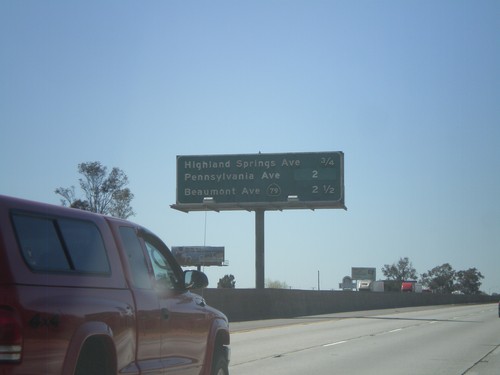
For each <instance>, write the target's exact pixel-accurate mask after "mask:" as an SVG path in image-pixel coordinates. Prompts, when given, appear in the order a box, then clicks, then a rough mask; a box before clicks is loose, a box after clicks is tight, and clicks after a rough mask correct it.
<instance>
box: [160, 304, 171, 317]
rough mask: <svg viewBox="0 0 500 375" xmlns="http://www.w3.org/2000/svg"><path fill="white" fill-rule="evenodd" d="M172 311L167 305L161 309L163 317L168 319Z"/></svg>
mask: <svg viewBox="0 0 500 375" xmlns="http://www.w3.org/2000/svg"><path fill="white" fill-rule="evenodd" d="M169 314H170V311H168V309H167V308H166V307H164V308H162V309H161V317H162V318H163V319H168V318H169Z"/></svg>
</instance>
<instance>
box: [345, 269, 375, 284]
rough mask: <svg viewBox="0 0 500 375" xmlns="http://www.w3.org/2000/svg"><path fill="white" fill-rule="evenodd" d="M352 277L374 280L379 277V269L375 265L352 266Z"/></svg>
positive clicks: (354, 278)
mask: <svg viewBox="0 0 500 375" xmlns="http://www.w3.org/2000/svg"><path fill="white" fill-rule="evenodd" d="M351 278H352V279H353V280H372V281H375V280H376V279H377V269H376V268H373V267H352V268H351Z"/></svg>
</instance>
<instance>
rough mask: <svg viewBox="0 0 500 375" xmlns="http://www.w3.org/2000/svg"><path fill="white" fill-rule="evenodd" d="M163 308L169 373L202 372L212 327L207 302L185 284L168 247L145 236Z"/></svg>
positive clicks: (164, 352)
mask: <svg viewBox="0 0 500 375" xmlns="http://www.w3.org/2000/svg"><path fill="white" fill-rule="evenodd" d="M143 238H144V243H145V246H146V252H147V254H148V256H149V258H150V260H151V264H152V267H153V273H154V279H155V283H156V289H157V295H158V298H159V305H160V311H161V326H162V329H161V332H162V345H161V355H162V357H163V365H164V367H165V369H166V371H167V373H170V372H175V374H183V375H191V374H199V373H200V371H201V367H202V366H203V363H204V361H205V353H206V345H207V339H208V334H209V328H210V319H209V314H207V312H206V310H205V302H204V301H203V299H202V298H201V297H199V296H197V295H195V294H192V293H190V292H189V291H187V290H185V288H184V276H183V273H182V271H181V269H180V267H179V266H178V265H177V263H176V261H175V259H174V258H173V257H172V255H171V253H170V251H169V250H168V249H167V247H166V246H165V245H164V244H163V243H162V242H160V241H159V240H157V239H156V238H154V237H148V236H144V237H143Z"/></svg>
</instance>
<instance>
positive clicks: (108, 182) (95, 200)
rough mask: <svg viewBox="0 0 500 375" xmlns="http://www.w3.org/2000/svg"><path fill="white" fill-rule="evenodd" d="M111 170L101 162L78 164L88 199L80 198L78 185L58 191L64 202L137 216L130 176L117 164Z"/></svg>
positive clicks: (83, 189)
mask: <svg viewBox="0 0 500 375" xmlns="http://www.w3.org/2000/svg"><path fill="white" fill-rule="evenodd" d="M107 170H108V169H107V168H106V167H105V166H103V165H102V164H101V163H100V162H98V161H95V162H88V163H81V164H78V172H79V173H80V174H81V175H82V178H80V179H79V180H78V181H79V183H80V188H81V189H82V191H83V194H84V195H85V198H84V199H80V198H77V197H76V193H75V187H74V186H71V187H69V188H63V187H60V188H57V189H55V193H56V194H58V195H60V196H61V197H62V199H61V203H62V205H63V206H69V207H73V208H79V209H82V210H86V211H92V212H97V213H100V214H105V215H111V216H115V217H119V218H122V219H127V218H128V217H130V216H133V215H135V213H134V211H133V209H132V206H131V205H130V203H131V201H132V199H133V198H134V195H133V194H132V192H131V191H130V189H129V188H127V187H126V186H127V185H128V177H127V175H126V174H125V173H124V172H123V171H122V170H121V169H119V168H116V167H114V168H113V169H112V170H111V172H110V173H109V174H108V173H107Z"/></svg>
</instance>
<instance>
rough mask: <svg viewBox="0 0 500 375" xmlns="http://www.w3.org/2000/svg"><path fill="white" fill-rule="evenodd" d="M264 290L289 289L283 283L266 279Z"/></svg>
mask: <svg viewBox="0 0 500 375" xmlns="http://www.w3.org/2000/svg"><path fill="white" fill-rule="evenodd" d="M266 288H269V289H289V288H290V287H289V286H288V284H287V283H286V282H284V281H278V280H270V279H266Z"/></svg>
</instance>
